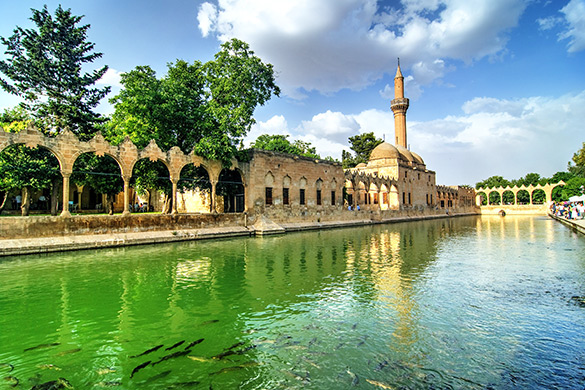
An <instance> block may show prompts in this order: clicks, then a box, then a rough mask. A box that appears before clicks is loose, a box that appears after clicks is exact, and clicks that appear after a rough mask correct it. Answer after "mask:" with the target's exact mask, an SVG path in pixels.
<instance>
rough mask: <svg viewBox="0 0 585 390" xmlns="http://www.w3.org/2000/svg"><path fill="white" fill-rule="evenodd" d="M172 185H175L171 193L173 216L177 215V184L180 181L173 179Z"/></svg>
mask: <svg viewBox="0 0 585 390" xmlns="http://www.w3.org/2000/svg"><path fill="white" fill-rule="evenodd" d="M171 183H172V184H173V190H172V192H171V197H172V198H171V203H172V204H171V214H177V213H178V211H177V183H179V179H177V178H175V177H171Z"/></svg>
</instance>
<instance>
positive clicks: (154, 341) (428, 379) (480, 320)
mask: <svg viewBox="0 0 585 390" xmlns="http://www.w3.org/2000/svg"><path fill="white" fill-rule="evenodd" d="M580 297H585V238H584V237H582V236H578V235H576V234H575V233H573V232H572V231H571V230H569V229H567V228H566V227H564V226H563V225H561V224H559V223H557V222H555V221H552V220H549V219H547V218H544V217H511V216H507V217H505V218H500V217H483V218H479V217H478V218H476V217H465V218H456V219H449V220H438V221H429V222H416V223H402V224H392V225H380V226H375V227H364V228H355V229H353V228H352V229H339V230H329V231H319V232H308V233H295V234H288V235H284V236H278V237H265V238H251V239H234V240H221V241H199V242H192V243H186V244H176V245H158V246H146V247H134V248H125V249H117V250H99V251H84V252H71V253H64V254H55V255H46V256H28V257H20V258H5V259H0V378H1V380H0V389H3V388H6V389H13V388H17V389H30V388H33V387H34V386H37V388H42V386H43V384H46V383H47V382H50V381H55V380H58V378H65V379H66V380H67V381H68V383H70V384H71V386H72V387H73V388H76V389H99V388H114V389H177V388H178V389H188V388H202V389H209V388H213V389H301V388H314V389H354V388H355V389H375V388H385V387H386V388H392V389H509V388H517V389H531V388H555V389H576V388H583V383H585V300H582V299H581V298H580ZM200 339H203V341H201V342H199V343H198V344H196V345H194V346H192V347H190V348H189V349H188V350H187V351H185V347H187V346H188V344H190V343H192V342H195V341H198V340H200ZM183 340H185V341H184V343H182V344H181V345H179V346H177V347H174V348H172V349H169V350H165V349H167V348H170V347H172V346H173V345H174V344H177V343H179V342H181V341H183ZM159 345H163V346H162V347H160V348H159V349H158V350H156V351H153V352H150V353H147V354H145V355H142V356H138V357H134V356H136V355H139V354H141V353H143V352H145V351H147V350H149V349H152V348H154V347H156V346H159ZM172 354H174V355H172ZM165 356H167V357H168V358H167V359H166V360H161V359H162V358H164V357H165ZM148 361H150V362H151V363H150V364H148V365H146V366H145V367H144V368H142V369H139V370H137V371H136V372H135V373H134V375H133V376H132V372H133V371H135V368H136V367H139V366H140V365H142V364H144V363H146V362H148ZM153 363H155V364H153ZM12 367H14V368H13V369H12ZM17 383H18V384H17ZM13 386H14V387H13ZM45 388H48V385H45Z"/></svg>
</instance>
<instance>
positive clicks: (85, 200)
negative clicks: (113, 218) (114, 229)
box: [67, 149, 124, 214]
mask: <svg viewBox="0 0 585 390" xmlns="http://www.w3.org/2000/svg"><path fill="white" fill-rule="evenodd" d="M71 169H72V173H71V178H70V184H71V186H70V187H71V188H70V189H69V194H67V197H68V199H70V200H69V204H70V211H72V210H76V211H79V210H82V209H83V210H91V209H94V210H98V211H101V210H102V209H103V210H106V211H108V212H109V213H110V214H114V212H115V210H114V201H115V196H116V195H118V194H119V193H121V192H123V191H124V179H123V171H122V167H121V166H120V161H119V160H118V159H117V158H115V156H112V155H110V154H109V153H106V154H102V155H98V154H97V153H96V152H95V151H94V150H91V149H89V150H87V151H85V152H83V153H78V154H77V155H76V158H75V161H74V163H73V166H72V167H71ZM101 191H103V192H101ZM71 199H73V200H71Z"/></svg>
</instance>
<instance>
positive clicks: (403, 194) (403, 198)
mask: <svg viewBox="0 0 585 390" xmlns="http://www.w3.org/2000/svg"><path fill="white" fill-rule="evenodd" d="M402 204H406V192H403V193H402Z"/></svg>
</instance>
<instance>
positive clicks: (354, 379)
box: [346, 367, 360, 386]
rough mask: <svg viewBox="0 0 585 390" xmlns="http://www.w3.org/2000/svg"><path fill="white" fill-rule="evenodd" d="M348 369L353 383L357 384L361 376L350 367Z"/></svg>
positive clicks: (353, 384)
mask: <svg viewBox="0 0 585 390" xmlns="http://www.w3.org/2000/svg"><path fill="white" fill-rule="evenodd" d="M346 371H347V373H348V374H349V376H351V385H352V386H357V384H358V383H360V377H359V376H357V375H356V374H354V373H353V372H351V371H350V370H349V367H347V369H346Z"/></svg>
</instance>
